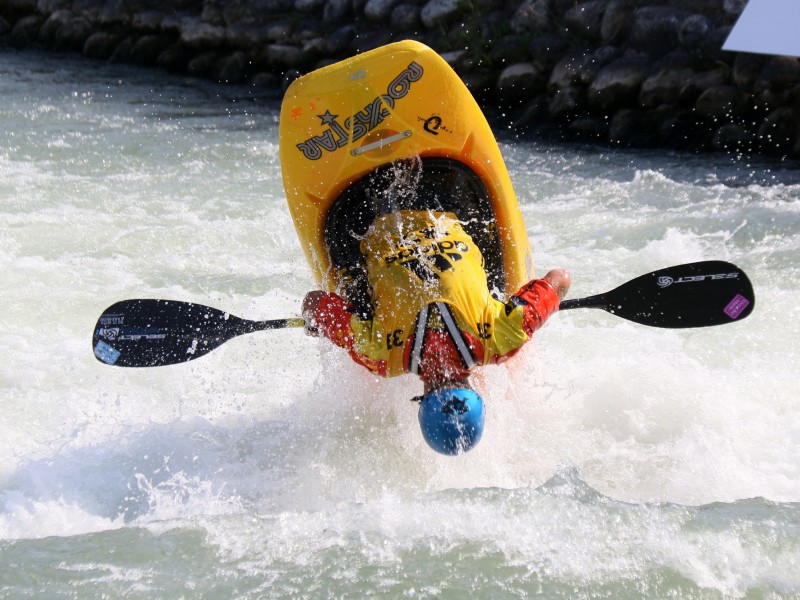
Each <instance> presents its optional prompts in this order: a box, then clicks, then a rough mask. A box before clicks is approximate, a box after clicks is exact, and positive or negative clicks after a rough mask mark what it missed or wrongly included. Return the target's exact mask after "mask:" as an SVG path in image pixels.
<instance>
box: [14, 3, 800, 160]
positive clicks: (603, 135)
mask: <svg viewBox="0 0 800 600" xmlns="http://www.w3.org/2000/svg"><path fill="white" fill-rule="evenodd" d="M745 3H746V2H745V0H641V1H633V0H588V1H576V0H0V56H2V52H3V47H5V48H6V51H8V48H12V49H14V48H16V49H26V48H44V49H48V50H55V51H62V52H79V53H82V54H84V55H86V56H88V57H91V58H95V59H101V60H110V61H116V62H125V63H137V64H141V65H147V66H156V67H159V68H163V69H167V70H169V71H173V72H178V73H186V74H190V75H193V76H198V77H206V78H211V79H215V80H219V81H224V82H231V83H247V84H250V85H252V86H253V88H254V89H258V90H261V91H262V92H269V91H273V92H274V93H275V94H276V95H279V94H280V93H282V90H283V89H285V86H286V85H287V83H288V82H289V81H291V80H292V79H293V78H295V77H297V76H298V75H299V74H301V73H305V72H307V71H310V70H312V69H314V68H316V67H319V66H322V65H325V64H329V63H331V62H335V61H337V60H340V59H343V58H346V57H348V56H352V55H353V54H356V53H359V52H363V51H366V50H369V49H371V48H374V47H377V46H379V45H382V44H385V43H388V42H391V41H396V40H400V39H417V40H419V41H422V42H424V43H426V44H428V45H429V46H431V47H432V48H434V49H435V50H437V51H438V52H439V53H441V54H442V55H443V56H444V57H445V58H446V60H447V61H448V62H449V63H450V64H451V65H452V66H453V67H454V69H455V70H456V71H457V72H458V73H459V75H460V76H461V77H462V79H463V80H464V81H465V82H466V83H467V85H468V86H469V87H470V89H471V90H472V92H473V94H474V95H475V96H476V98H477V99H478V101H479V103H480V104H481V105H482V106H483V107H484V109H485V110H486V111H487V113H488V114H490V115H492V116H493V117H494V119H493V121H494V122H495V124H496V125H497V124H498V119H499V120H500V123H499V125H500V126H504V127H505V126H507V127H510V128H512V129H514V130H515V132H517V133H519V134H520V135H530V136H537V137H540V138H541V137H544V138H556V139H563V140H586V141H592V142H597V143H606V144H613V145H621V146H633V147H661V148H675V149H681V150H690V151H709V150H721V151H733V152H738V153H764V154H769V155H773V156H777V157H790V158H800V59H798V58H794V57H785V56H765V55H756V54H743V53H734V52H725V51H722V50H721V47H722V44H723V42H724V41H725V39H726V37H727V35H728V33H729V32H730V30H731V27H732V26H733V24H734V23H735V22H736V19H737V17H738V16H739V14H740V13H741V11H742V9H743V8H744V5H745Z"/></svg>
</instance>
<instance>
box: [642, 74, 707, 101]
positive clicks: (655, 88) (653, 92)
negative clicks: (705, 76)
mask: <svg viewBox="0 0 800 600" xmlns="http://www.w3.org/2000/svg"><path fill="white" fill-rule="evenodd" d="M694 74H695V73H694V71H692V70H691V69H666V70H662V71H659V72H658V73H655V74H653V75H650V76H649V77H647V79H645V80H644V81H643V82H642V87H641V89H640V90H639V103H640V104H641V105H642V106H645V107H647V106H651V107H655V106H659V105H661V104H679V103H680V102H681V99H682V97H681V90H682V89H683V85H684V83H685V82H686V81H687V80H689V79H690V78H691V77H693V76H694Z"/></svg>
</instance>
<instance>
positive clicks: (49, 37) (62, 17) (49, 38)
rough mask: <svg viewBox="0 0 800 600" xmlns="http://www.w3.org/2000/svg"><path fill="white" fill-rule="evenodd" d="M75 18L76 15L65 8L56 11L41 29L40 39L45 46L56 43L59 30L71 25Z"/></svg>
mask: <svg viewBox="0 0 800 600" xmlns="http://www.w3.org/2000/svg"><path fill="white" fill-rule="evenodd" d="M74 16H75V15H74V14H73V13H72V11H71V10H67V9H65V8H63V9H59V10H57V11H55V12H54V13H52V14H51V15H50V16H49V17H47V20H46V21H45V22H44V23H43V24H42V27H41V28H40V29H39V39H40V40H41V41H42V42H44V43H45V44H52V43H54V42H55V39H56V33H58V30H59V29H61V27H63V26H64V25H66V24H67V23H69V22H70V21H71V20H72V19H73V18H74Z"/></svg>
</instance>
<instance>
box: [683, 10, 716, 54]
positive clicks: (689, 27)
mask: <svg viewBox="0 0 800 600" xmlns="http://www.w3.org/2000/svg"><path fill="white" fill-rule="evenodd" d="M713 30H714V24H713V23H712V22H711V19H709V18H708V17H707V16H705V15H690V16H688V17H686V18H685V19H684V20H683V23H681V26H680V30H679V31H678V40H679V41H680V43H681V44H682V45H683V46H685V47H687V48H694V47H696V46H699V45H702V44H703V43H705V40H706V38H707V37H708V36H709V34H710V33H711V32H712V31H713Z"/></svg>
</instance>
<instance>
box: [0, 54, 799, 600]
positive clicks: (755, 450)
mask: <svg viewBox="0 0 800 600" xmlns="http://www.w3.org/2000/svg"><path fill="white" fill-rule="evenodd" d="M277 118H278V105H277V104H275V103H270V102H268V101H264V100H259V99H258V98H253V97H252V96H250V95H249V93H248V90H246V89H243V88H222V87H217V86H213V85H210V84H207V83H203V82H194V81H192V82H183V81H181V80H177V79H174V78H170V77H167V76H165V75H164V74H161V73H149V72H139V71H134V70H130V69H127V68H122V67H119V66H106V65H98V64H96V63H86V62H71V61H66V60H64V59H63V58H50V57H46V56H39V55H20V54H15V53H8V52H6V53H4V54H1V55H0V226H1V227H2V236H0V273H2V286H0V300H1V301H2V307H3V310H2V311H1V312H0V356H2V361H0V411H1V412H0V414H2V419H0V565H2V568H0V596H2V597H9V598H18V597H40V598H70V597H76V598H95V597H97V598H99V597H108V598H152V597H160V598H178V597H185V598H223V597H224V598H279V597H303V598H327V597H338V598H362V597H365V596H379V597H402V596H406V597H414V598H435V597H436V598H460V597H483V598H526V597H529V596H534V595H537V594H541V595H542V596H543V597H569V598H578V597H586V598H605V597H608V598H622V597H631V598H634V597H644V598H652V597H667V596H678V597H686V598H689V597H691V598H720V597H725V598H728V597H730V598H743V597H749V598H776V597H781V598H783V597H787V598H789V597H793V598H798V597H800V504H799V503H800V393H798V392H800V383H798V368H797V364H798V357H797V348H798V346H799V345H800V309H798V303H797V302H796V297H797V293H798V291H800V260H799V259H798V251H797V249H798V243H799V242H800V172H799V171H798V170H797V168H796V165H794V166H793V165H782V164H775V163H774V162H772V163H769V162H764V161H759V160H757V159H749V158H747V157H732V156H703V157H692V156H686V155H678V154H667V153H634V152H629V153H628V152H612V151H608V150H602V149H576V148H570V147H552V146H544V145H541V144H531V143H519V142H506V143H504V144H503V146H502V150H503V153H504V155H505V157H506V160H507V163H508V165H509V168H510V171H511V177H512V181H513V183H514V186H515V188H516V190H517V193H518V195H519V197H520V202H521V204H522V206H523V212H524V217H525V220H526V223H527V224H528V228H529V235H530V238H531V239H532V241H533V242H534V244H535V257H536V262H537V265H538V268H537V270H538V272H539V273H543V272H545V271H546V270H547V269H549V268H552V267H556V266H563V267H567V268H569V269H570V270H571V271H572V273H573V282H574V283H573V288H572V290H571V294H570V295H571V297H582V296H587V295H591V294H594V293H598V292H603V291H607V290H609V289H611V288H613V287H616V286H617V285H619V284H621V283H623V282H624V281H626V280H628V279H631V278H633V277H634V276H636V275H639V274H642V273H645V272H648V271H651V270H654V269H657V268H661V267H664V266H668V265H672V264H679V263H681V262H690V261H696V260H704V259H722V260H729V261H731V262H734V263H736V264H738V265H739V266H740V267H742V268H743V269H744V270H745V271H746V272H747V273H748V274H749V275H750V278H751V280H752V281H753V284H754V286H755V289H756V295H757V304H756V309H755V311H754V312H753V314H752V315H751V316H750V317H749V318H748V319H746V320H745V321H742V322H739V323H735V324H731V325H729V326H724V327H716V328H709V329H697V330H687V331H674V330H659V329H651V328H647V327H644V326H640V325H635V324H632V323H629V322H627V321H624V320H621V319H619V318H616V317H613V316H611V315H608V314H606V313H604V312H601V311H592V310H574V311H569V312H566V311H565V312H564V313H563V314H557V315H555V316H554V317H553V318H552V319H551V321H550V322H549V323H548V324H547V325H546V327H545V328H544V329H543V330H542V331H541V332H539V334H537V338H536V342H535V343H534V344H531V345H529V347H527V348H526V349H525V350H524V351H523V352H522V353H521V354H520V355H519V356H518V357H516V358H515V359H514V360H513V361H511V362H510V364H508V365H507V366H502V367H491V368H486V369H485V370H484V371H482V372H481V373H480V374H479V375H478V376H477V377H476V383H477V387H478V388H479V390H480V391H481V393H482V394H483V395H484V397H485V398H486V399H487V405H488V410H489V413H488V421H487V428H486V433H485V435H484V438H483V440H482V441H481V443H480V445H479V446H478V448H477V449H476V450H474V451H473V452H471V453H469V454H467V455H465V456H461V457H457V458H448V457H440V456H438V455H435V454H433V453H432V452H431V451H430V450H428V448H427V446H425V444H424V442H423V441H422V439H421V436H420V434H419V431H418V427H417V425H416V416H415V413H414V407H413V406H412V405H411V403H410V402H408V398H410V397H411V396H412V395H414V394H416V393H418V392H419V389H420V385H419V384H418V383H416V382H415V381H414V380H413V379H411V378H408V379H406V378H403V379H395V380H390V381H383V380H378V379H376V378H373V377H372V376H370V375H369V374H367V373H366V372H365V371H363V370H362V369H361V368H360V367H358V366H356V365H353V364H351V363H350V362H349V360H348V359H347V358H346V357H345V356H344V355H343V353H342V352H340V351H338V350H337V349H334V348H331V347H329V346H328V345H326V344H325V343H324V342H323V341H321V340H316V339H311V338H306V337H304V336H303V335H302V332H300V331H298V330H282V331H272V332H263V333H257V334H252V335H250V336H245V337H242V338H238V339H236V340H233V341H231V342H228V343H227V344H226V345H225V346H223V347H222V348H220V349H218V350H216V351H214V352H212V353H211V354H209V355H208V356H206V357H204V358H202V359H199V360H197V361H195V362H192V363H188V364H185V365H180V366H173V367H164V368H159V369H142V370H136V369H121V368H111V367H107V366H105V365H102V364H100V363H99V362H97V361H96V360H95V359H94V357H93V355H92V351H91V344H90V340H91V333H92V330H93V327H94V324H95V321H96V319H97V317H98V316H99V314H100V313H101V312H102V310H103V309H104V308H106V307H107V306H108V305H110V304H112V303H113V302H116V301H117V300H120V299H125V298H135V297H153V298H171V299H177V300H185V301H192V302H199V303H202V304H208V305H212V306H216V307H218V308H221V309H225V310H229V311H231V312H232V313H234V314H237V315H239V316H242V317H247V318H253V319H268V318H280V317H287V316H294V315H296V314H297V313H298V309H299V305H300V302H301V299H302V297H303V294H304V293H305V292H306V291H307V290H309V289H311V288H312V287H313V281H312V279H311V276H310V273H309V271H308V269H307V268H306V265H305V261H304V259H303V256H302V253H301V251H300V249H299V245H298V243H297V240H296V237H295V234H294V228H293V226H292V223H291V220H290V217H289V214H288V210H287V208H286V206H285V200H284V197H283V190H282V184H281V179H280V166H279V161H278V146H277V139H278V138H277Z"/></svg>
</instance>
